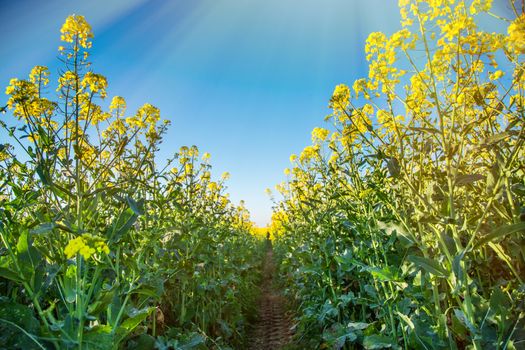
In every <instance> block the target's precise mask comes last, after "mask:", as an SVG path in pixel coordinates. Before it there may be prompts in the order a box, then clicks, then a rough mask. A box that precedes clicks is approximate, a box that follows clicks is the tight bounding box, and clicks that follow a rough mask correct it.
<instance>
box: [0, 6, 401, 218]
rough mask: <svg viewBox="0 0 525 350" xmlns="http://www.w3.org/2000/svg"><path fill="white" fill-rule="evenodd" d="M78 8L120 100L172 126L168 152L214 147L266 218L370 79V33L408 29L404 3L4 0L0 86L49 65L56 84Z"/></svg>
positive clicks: (219, 168) (164, 153)
mask: <svg viewBox="0 0 525 350" xmlns="http://www.w3.org/2000/svg"><path fill="white" fill-rule="evenodd" d="M73 13H75V14H80V15H84V16H85V17H86V19H87V20H88V22H89V23H90V24H91V25H92V27H93V31H94V34H95V38H94V45H93V50H92V56H91V60H92V62H93V70H94V71H95V72H97V73H102V74H104V75H105V76H106V77H107V78H108V80H109V89H108V93H109V95H110V96H113V95H120V96H123V97H125V98H126V100H127V101H128V111H130V112H131V111H134V110H135V109H136V108H137V107H139V106H140V105H142V104H143V103H145V102H149V103H152V104H154V105H155V106H157V107H159V108H160V109H161V112H162V116H163V118H166V119H170V120H171V121H172V127H171V129H170V131H169V133H168V135H167V137H166V141H165V142H164V143H163V145H162V149H161V153H160V157H161V158H168V157H169V156H170V155H171V154H173V153H174V152H176V151H177V150H178V149H179V147H180V146H182V145H197V146H198V147H199V148H200V149H201V151H202V152H204V151H208V152H210V153H211V154H212V164H213V165H214V169H215V174H216V175H217V176H218V175H220V173H222V172H223V171H228V172H230V174H231V179H230V181H229V192H230V193H231V198H232V200H234V201H235V202H238V201H239V200H241V199H244V200H245V201H246V204H247V207H248V209H249V210H250V211H251V213H252V218H253V220H254V221H255V222H256V223H257V224H259V225H265V224H266V223H267V222H268V221H269V219H270V214H271V206H272V203H271V201H270V199H269V198H268V197H267V195H266V194H265V192H264V190H265V189H266V188H273V187H274V185H276V184H277V183H279V182H281V181H283V180H284V174H283V169H284V168H285V167H288V166H289V156H290V154H292V153H298V152H300V150H301V149H302V148H303V147H304V146H306V145H308V144H309V143H310V132H311V130H312V129H313V128H314V127H316V126H323V118H324V117H325V115H327V114H328V113H329V110H328V109H327V105H328V100H329V98H330V95H331V92H332V91H333V88H334V86H335V85H337V84H339V83H347V84H351V83H352V82H353V81H354V80H355V79H357V78H360V77H363V76H365V75H366V74H367V70H366V64H365V60H364V42H365V39H366V37H367V36H368V34H369V33H370V32H373V31H383V32H385V33H391V32H393V31H395V30H397V29H398V28H399V24H398V23H399V13H398V8H397V0H366V1H365V0H322V1H320V0H301V1H299V0H171V1H167V0H118V1H117V0H104V1H102V0H89V1H79V0H46V1H37V0H34V1H29V0H18V1H7V0H0V32H1V33H3V40H2V43H1V45H0V85H1V86H3V87H5V86H6V85H7V84H8V82H9V79H10V78H12V77H25V76H26V75H27V73H28V72H29V70H30V69H31V68H32V67H33V66H34V65H37V64H40V65H49V66H50V67H51V70H52V72H54V73H55V74H54V76H53V78H54V80H56V78H57V75H56V67H57V59H56V57H57V50H56V49H57V47H58V46H59V45H60V42H59V38H60V34H59V30H60V27H61V25H62V23H63V22H64V19H65V18H66V17H67V16H68V15H70V14H73ZM53 67H55V68H54V69H53ZM4 102H5V96H4V97H0V104H3V103H4Z"/></svg>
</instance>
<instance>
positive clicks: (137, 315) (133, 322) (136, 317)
mask: <svg viewBox="0 0 525 350" xmlns="http://www.w3.org/2000/svg"><path fill="white" fill-rule="evenodd" d="M153 310H155V308H154V307H149V308H146V309H142V310H137V311H136V312H134V313H133V315H132V316H131V317H129V318H127V319H126V320H124V322H122V324H121V325H120V328H123V329H124V330H126V333H129V332H131V331H132V330H133V329H135V327H137V326H138V325H139V324H140V323H141V322H142V321H144V320H145V319H146V318H147V317H148V316H149V314H151V313H152V312H153Z"/></svg>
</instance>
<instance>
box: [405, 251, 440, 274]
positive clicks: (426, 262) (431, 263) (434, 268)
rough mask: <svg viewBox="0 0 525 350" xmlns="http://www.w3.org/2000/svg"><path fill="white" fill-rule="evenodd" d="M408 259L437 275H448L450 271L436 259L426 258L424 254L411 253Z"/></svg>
mask: <svg viewBox="0 0 525 350" xmlns="http://www.w3.org/2000/svg"><path fill="white" fill-rule="evenodd" d="M407 260H408V261H410V262H412V263H414V265H416V266H417V267H421V268H423V270H425V271H426V272H428V273H430V274H432V275H434V276H437V277H447V276H448V272H447V270H445V269H444V268H443V267H442V266H441V264H440V263H438V262H437V261H435V260H432V259H428V258H424V257H422V256H416V255H409V256H408V257H407Z"/></svg>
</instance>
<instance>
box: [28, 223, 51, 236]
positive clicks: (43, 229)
mask: <svg viewBox="0 0 525 350" xmlns="http://www.w3.org/2000/svg"><path fill="white" fill-rule="evenodd" d="M55 227H56V224H55V223H54V222H46V223H44V224H40V225H38V226H37V227H36V228H34V229H32V230H31V231H30V233H31V234H33V235H41V234H44V233H48V232H51V231H53V229H54V228H55Z"/></svg>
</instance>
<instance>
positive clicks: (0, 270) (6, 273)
mask: <svg viewBox="0 0 525 350" xmlns="http://www.w3.org/2000/svg"><path fill="white" fill-rule="evenodd" d="M0 277H3V278H5V279H8V280H11V281H14V282H18V283H22V282H24V279H23V278H22V276H19V275H18V273H16V272H14V271H11V270H9V269H7V268H4V267H0Z"/></svg>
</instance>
